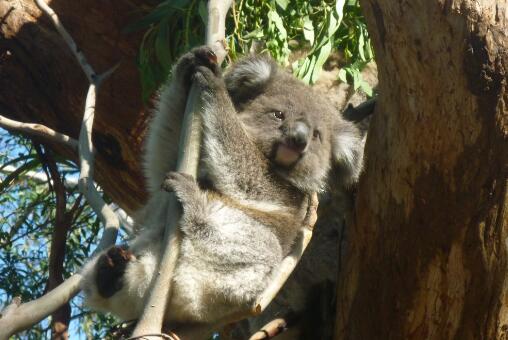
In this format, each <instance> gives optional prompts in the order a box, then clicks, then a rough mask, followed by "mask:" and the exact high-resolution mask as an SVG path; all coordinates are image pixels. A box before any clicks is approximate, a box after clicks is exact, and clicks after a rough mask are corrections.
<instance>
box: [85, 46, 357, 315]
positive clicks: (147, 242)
mask: <svg viewBox="0 0 508 340" xmlns="http://www.w3.org/2000/svg"><path fill="white" fill-rule="evenodd" d="M207 51H208V50H207V49H206V48H198V49H195V50H194V51H193V52H190V53H187V54H186V55H184V56H183V57H182V58H181V59H180V60H179V62H178V63H177V65H176V66H175V69H174V72H173V80H172V82H171V83H169V84H168V85H165V86H164V87H163V89H162V90H161V95H160V100H159V104H158V108H157V111H156V114H155V117H154V119H153V121H152V123H151V125H150V131H149V135H148V141H147V148H146V155H145V175H146V177H147V180H148V186H149V190H150V193H151V197H150V200H149V202H148V203H147V205H146V207H145V208H144V210H143V211H142V212H141V214H140V215H139V217H138V218H137V219H136V221H137V223H138V225H139V226H140V232H139V235H138V236H137V237H136V238H135V239H134V240H133V241H132V242H131V245H130V251H131V252H132V253H133V255H134V256H135V258H133V259H132V260H131V261H130V262H128V263H127V266H126V270H125V273H124V275H123V277H122V279H121V287H120V288H119V290H118V291H117V292H115V293H114V294H113V295H112V296H111V297H108V298H105V297H104V296H101V294H100V293H99V291H98V289H97V284H96V282H97V280H98V279H100V278H98V277H97V270H96V267H97V265H96V260H95V261H91V262H90V263H89V264H88V265H87V267H86V268H85V270H84V276H85V280H84V284H83V288H84V290H85V294H86V303H87V304H88V305H89V306H91V307H93V308H95V309H99V310H105V311H110V312H112V313H114V314H116V315H118V316H119V317H121V318H123V319H133V318H137V317H138V316H139V315H140V313H141V310H142V307H143V302H144V297H145V294H146V289H147V288H148V285H149V282H150V280H151V278H152V276H153V273H154V270H155V268H156V263H157V258H158V254H159V252H160V241H161V239H162V233H163V228H164V222H165V221H166V211H165V209H166V207H167V199H168V194H167V193H166V192H164V191H162V190H160V187H161V185H163V186H164V188H166V189H167V190H173V191H174V192H175V194H176V195H177V197H178V199H179V200H180V202H181V203H182V206H183V216H182V219H181V221H180V224H179V226H178V227H179V228H181V230H182V231H183V234H184V238H183V243H182V248H181V255H180V258H179V262H178V265H177V269H176V273H175V277H174V279H173V281H174V293H173V299H172V300H171V302H170V305H169V306H168V307H169V308H168V311H169V312H168V316H167V321H173V322H174V321H176V322H179V323H189V322H199V323H213V322H214V321H216V320H218V319H219V318H221V317H224V316H225V315H227V314H229V313H232V312H235V311H237V310H239V309H241V308H245V307H247V306H249V305H250V304H251V303H252V302H253V301H254V299H256V298H257V297H258V296H259V294H260V293H261V292H262V291H263V290H264V288H265V287H266V285H267V283H268V282H270V280H271V277H270V276H271V274H272V272H273V269H274V268H275V267H276V266H277V265H278V264H280V262H281V261H282V259H283V258H284V256H285V255H286V254H287V253H288V251H289V250H290V248H291V245H292V244H293V242H294V238H295V236H296V232H297V230H298V228H299V227H300V225H301V222H302V220H303V218H304V216H305V213H306V210H307V202H308V200H307V199H308V195H309V194H311V193H312V192H315V191H318V192H319V191H322V190H323V189H324V187H325V183H326V177H327V174H328V172H329V169H330V168H331V166H332V163H333V164H335V166H339V167H341V168H343V169H344V173H345V174H346V176H347V177H348V178H347V179H345V180H344V182H345V183H346V182H347V183H349V182H353V181H354V180H355V179H356V178H357V176H358V174H359V171H360V169H361V162H362V150H363V145H362V142H361V138H360V135H359V133H358V130H357V129H356V127H355V126H354V125H353V124H352V123H350V122H347V121H344V120H342V119H341V118H340V117H339V116H338V115H336V114H335V112H334V110H333V108H332V107H331V105H329V104H328V103H327V102H326V101H325V100H323V99H322V98H321V96H319V94H318V93H315V92H314V91H313V90H312V88H310V87H308V86H306V85H304V84H303V83H301V82H300V81H299V80H297V79H295V78H294V77H293V76H292V75H290V74H289V73H287V72H285V71H283V70H281V69H279V68H278V67H277V66H276V64H275V63H274V62H273V61H272V60H271V59H269V58H267V57H248V58H245V59H243V60H241V61H239V62H238V63H236V64H234V65H233V66H231V67H230V68H229V70H228V71H227V72H226V74H225V76H224V78H222V77H221V76H220V71H219V70H218V69H217V68H216V67H215V66H214V65H210V64H207V62H206V60H203V55H206V53H207ZM205 59H206V58H205ZM192 75H193V76H194V79H195V80H196V81H197V83H198V84H199V85H200V87H201V89H202V97H203V103H204V110H203V134H204V142H203V147H202V163H201V165H200V167H201V169H203V170H204V171H203V173H202V175H201V177H200V178H199V179H198V181H195V180H194V179H193V178H189V177H188V176H186V175H183V174H179V173H175V172H170V171H172V170H174V168H175V163H176V146H177V141H178V138H179V127H180V125H181V121H182V115H183V111H184V106H185V100H186V97H187V93H188V89H189V84H190V79H191V76H192ZM281 117H282V119H281ZM298 124H299V125H298ZM296 137H298V138H296ZM168 172H169V174H167V173H168ZM166 174H167V175H166ZM205 183H208V184H207V186H208V188H207V190H204V189H203V188H202V187H203V186H204V185H205ZM200 186H201V187H200ZM102 256H106V255H102Z"/></svg>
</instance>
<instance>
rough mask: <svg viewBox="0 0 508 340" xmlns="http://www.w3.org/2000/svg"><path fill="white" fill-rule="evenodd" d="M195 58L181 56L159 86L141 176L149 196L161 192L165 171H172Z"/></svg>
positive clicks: (189, 55)
mask: <svg viewBox="0 0 508 340" xmlns="http://www.w3.org/2000/svg"><path fill="white" fill-rule="evenodd" d="M194 64H195V60H194V55H193V54H191V53H187V54H185V55H183V56H182V57H181V58H180V59H179V60H178V62H177V63H176V65H175V67H174V68H173V71H172V77H171V79H170V80H169V81H168V82H167V83H166V84H164V85H163V86H162V88H161V90H160V92H159V100H158V102H157V105H156V108H155V114H154V117H153V119H152V121H151V122H150V125H149V129H148V136H147V141H146V145H145V148H146V150H145V153H144V154H145V157H144V174H145V177H146V179H147V184H148V189H149V191H150V193H154V192H157V191H159V190H160V186H161V185H162V183H163V181H164V177H165V175H166V173H167V172H168V171H172V170H175V167H176V160H177V156H178V144H179V139H180V129H181V126H182V120H183V114H184V111H185V105H186V103H187V95H188V93H189V89H190V77H191V72H192V70H193V68H194Z"/></svg>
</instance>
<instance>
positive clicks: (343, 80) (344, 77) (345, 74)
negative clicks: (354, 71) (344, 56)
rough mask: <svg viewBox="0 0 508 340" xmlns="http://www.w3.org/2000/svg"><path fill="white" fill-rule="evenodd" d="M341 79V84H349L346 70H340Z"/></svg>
mask: <svg viewBox="0 0 508 340" xmlns="http://www.w3.org/2000/svg"><path fill="white" fill-rule="evenodd" d="M339 79H340V81H341V82H343V83H344V84H347V73H346V70H345V69H343V68H341V69H340V70H339Z"/></svg>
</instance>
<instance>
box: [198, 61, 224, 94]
mask: <svg viewBox="0 0 508 340" xmlns="http://www.w3.org/2000/svg"><path fill="white" fill-rule="evenodd" d="M194 81H195V82H196V84H197V85H198V86H199V87H200V88H201V90H202V91H205V92H213V93H215V94H218V93H219V92H220V91H223V92H224V93H226V91H227V90H226V85H225V83H224V79H222V77H221V76H220V75H217V74H215V73H214V72H213V71H212V70H210V69H209V68H207V67H204V66H198V67H197V68H196V73H194Z"/></svg>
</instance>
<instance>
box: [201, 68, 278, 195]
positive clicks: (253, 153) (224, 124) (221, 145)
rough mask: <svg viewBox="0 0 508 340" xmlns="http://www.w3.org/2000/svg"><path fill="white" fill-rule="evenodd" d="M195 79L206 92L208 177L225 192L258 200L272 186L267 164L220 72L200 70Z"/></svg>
mask: <svg viewBox="0 0 508 340" xmlns="http://www.w3.org/2000/svg"><path fill="white" fill-rule="evenodd" d="M195 79H196V80H197V82H198V84H199V86H200V87H201V89H202V98H203V107H204V110H203V114H202V115H203V132H204V134H203V137H204V142H203V149H204V157H205V159H204V161H205V164H206V168H207V171H208V176H209V177H210V179H211V181H212V183H213V184H214V186H215V187H216V189H218V190H219V191H221V192H224V193H227V194H228V195H231V196H238V194H239V193H242V192H243V194H246V193H247V192H248V197H249V198H256V196H257V195H258V194H262V193H263V192H264V190H266V188H268V187H270V186H271V184H270V179H269V176H267V174H268V165H267V162H266V161H265V160H264V157H263V155H262V154H261V152H260V151H259V149H258V148H257V147H256V146H255V144H254V142H253V141H252V140H251V139H250V137H249V136H248V134H247V132H246V131H245V128H244V126H243V124H242V122H241V121H240V119H239V117H238V114H237V112H236V110H235V107H234V105H233V102H232V101H231V98H230V96H229V93H228V91H227V89H226V86H225V83H224V80H223V78H222V77H221V75H220V73H219V71H218V70H214V71H213V70H211V69H210V68H206V67H198V69H197V72H196V74H195ZM240 196H242V195H240ZM243 196H245V195H243ZM245 197H247V196H245ZM245 197H236V198H245Z"/></svg>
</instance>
